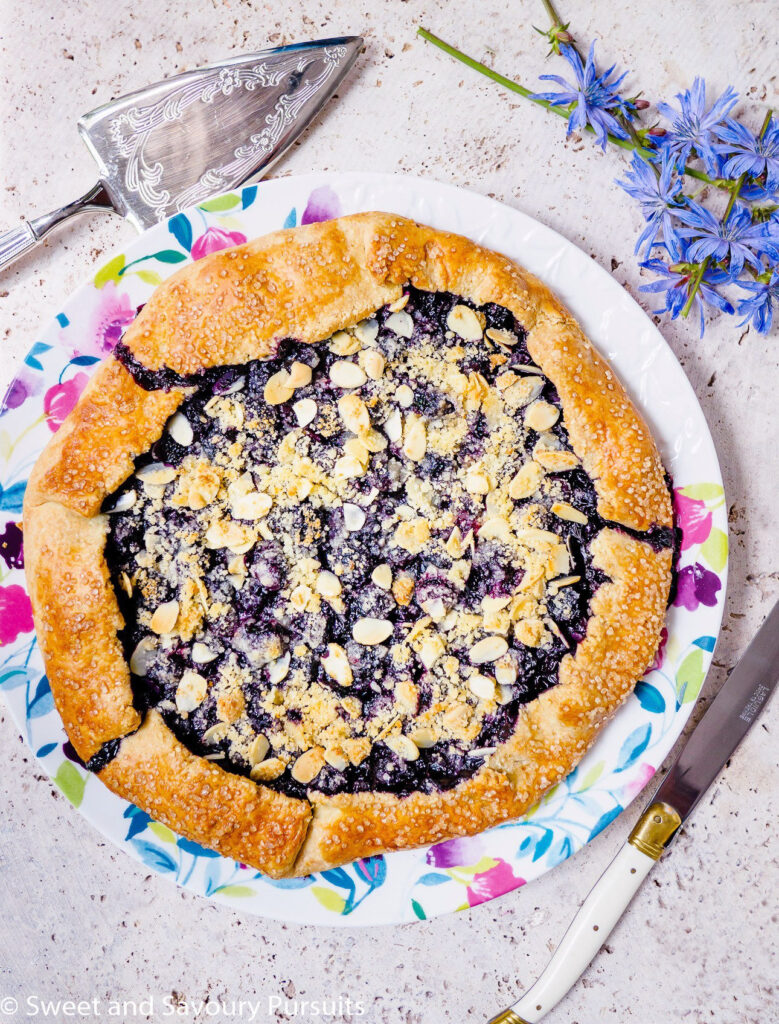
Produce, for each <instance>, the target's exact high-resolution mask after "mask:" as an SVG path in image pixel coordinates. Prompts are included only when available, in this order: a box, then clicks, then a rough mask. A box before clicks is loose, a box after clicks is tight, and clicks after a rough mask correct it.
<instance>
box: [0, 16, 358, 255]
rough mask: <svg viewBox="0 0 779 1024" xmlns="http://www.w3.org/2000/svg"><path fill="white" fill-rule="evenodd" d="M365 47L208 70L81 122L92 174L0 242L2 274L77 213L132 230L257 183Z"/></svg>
mask: <svg viewBox="0 0 779 1024" xmlns="http://www.w3.org/2000/svg"><path fill="white" fill-rule="evenodd" d="M362 45H363V40H362V38H361V37H360V36H341V37H339V38H334V39H320V40H317V41H315V42H309V43H296V44H294V45H292V46H281V47H278V48H276V49H271V50H261V51H259V52H257V53H250V54H245V55H243V56H241V57H233V58H230V59H229V60H224V61H220V62H219V63H216V64H207V65H205V66H204V67H201V68H196V69H195V70H193V71H185V72H184V73H183V74H181V75H176V76H175V77H174V78H169V79H167V80H166V81H164V82H157V83H156V84H154V85H149V86H147V87H146V88H144V89H140V90H138V91H137V92H132V93H128V95H126V96H122V97H120V98H119V99H117V100H113V101H112V102H111V103H106V104H104V105H103V106H101V107H98V108H97V109H96V110H93V111H91V112H90V113H88V114H85V115H84V116H83V117H82V118H80V120H79V122H78V130H79V133H80V134H81V137H82V139H83V140H84V142H85V143H86V146H87V148H88V149H89V151H90V153H91V154H92V156H93V157H94V159H95V162H96V163H97V166H98V169H99V175H100V179H99V181H98V183H97V184H96V185H95V186H94V187H93V188H91V189H90V190H89V191H88V192H87V193H85V194H84V195H83V196H81V198H80V199H77V200H76V201H75V202H73V203H69V204H68V205H67V206H64V207H62V208H61V209H59V210H55V211H53V212H52V213H49V214H44V215H43V216H41V217H36V218H34V219H32V220H30V221H25V222H23V223H22V224H20V225H19V226H18V227H16V228H13V229H12V230H11V231H7V232H5V234H3V235H0V270H2V269H3V267H5V266H7V265H8V264H9V263H11V262H12V261H13V260H15V259H17V258H18V257H19V256H21V255H23V253H25V252H27V251H28V250H29V249H31V248H32V247H33V246H35V245H36V244H37V243H38V242H39V241H41V239H42V238H44V237H45V236H46V235H47V234H48V233H49V232H50V231H51V230H52V228H54V227H56V226H57V225H58V224H61V223H62V222H63V221H64V220H66V219H67V218H69V217H72V216H73V215H74V214H77V213H84V212H89V211H96V210H104V211H109V212H116V213H119V214H121V215H122V216H123V217H126V218H127V220H129V221H130V223H131V224H133V225H135V227H136V228H138V230H139V231H141V230H143V229H145V228H148V227H151V226H152V225H154V224H157V223H159V221H161V220H164V219H165V218H166V217H169V216H171V214H174V213H176V212H177V211H179V210H181V209H183V208H184V207H187V206H191V205H192V204H193V203H198V202H200V201H202V200H204V199H206V198H207V197H208V196H211V195H214V194H215V193H218V192H224V191H229V190H230V189H234V188H238V186H239V185H242V184H244V183H245V182H247V181H250V180H252V179H257V178H259V177H260V176H261V175H262V174H263V173H264V172H265V171H267V170H268V168H269V167H270V166H271V164H273V163H274V162H275V161H276V160H278V159H279V157H280V156H281V155H282V154H283V153H284V152H285V151H286V150H287V149H288V148H289V147H290V146H291V145H292V143H293V142H294V141H295V139H297V138H298V136H299V135H300V134H301V132H302V131H303V130H304V128H306V126H307V125H308V124H309V123H310V122H311V121H312V120H313V118H314V117H316V115H317V114H318V113H319V111H320V110H321V109H322V107H323V106H324V104H325V103H326V102H327V100H328V99H329V98H330V96H332V94H333V92H334V91H335V90H336V89H337V88H338V86H339V85H340V83H341V82H342V81H343V79H344V77H345V76H346V75H347V74H348V72H349V70H350V69H351V67H352V65H353V64H354V62H355V60H356V59H357V55H358V54H359V52H360V49H361V47H362Z"/></svg>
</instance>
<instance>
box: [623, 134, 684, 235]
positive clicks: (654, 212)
mask: <svg viewBox="0 0 779 1024" xmlns="http://www.w3.org/2000/svg"><path fill="white" fill-rule="evenodd" d="M660 160H661V163H660V169H659V170H660V173H659V175H658V173H657V171H656V170H655V169H654V167H652V165H651V164H650V163H648V162H647V161H646V160H644V159H642V158H641V157H640V156H639V155H638V153H634V154H633V159H632V162H631V165H630V170H629V171H628V172H627V174H626V175H625V178H624V180H620V179H619V178H617V184H618V185H619V186H620V188H623V189H624V190H625V191H626V192H627V194H628V195H629V196H631V197H632V198H633V199H635V200H636V202H638V203H639V205H640V206H641V213H642V214H643V215H644V220H645V221H646V227H645V228H644V230H643V231H642V232H641V234H640V235H639V238H638V241H637V242H636V248H635V252H638V251H639V250H640V249H641V247H642V246H643V245H646V248H647V252H649V250H650V249H651V248H652V246H654V245H655V244H656V240H657V236H658V234H660V232H661V230H662V234H663V237H664V238H665V237H667V236H669V235H670V234H671V233H672V232H673V222H672V220H671V216H672V210H676V209H678V207H679V206H680V200H679V193H680V192H681V191H682V182H681V179H680V178H678V177H676V175H675V170H676V167H675V164H674V161H673V160H672V159H671V158H670V157H669V156H668V154H667V153H663V154H661V157H660Z"/></svg>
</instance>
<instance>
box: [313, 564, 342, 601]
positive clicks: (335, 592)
mask: <svg viewBox="0 0 779 1024" xmlns="http://www.w3.org/2000/svg"><path fill="white" fill-rule="evenodd" d="M342 590H343V587H342V586H341V581H340V580H339V579H338V577H337V576H336V574H335V573H334V572H330V571H329V570H327V569H325V570H324V571H323V572H320V574H319V575H318V576H317V578H316V592H317V594H321V595H322V597H338V596H339V595H340V593H341V591H342Z"/></svg>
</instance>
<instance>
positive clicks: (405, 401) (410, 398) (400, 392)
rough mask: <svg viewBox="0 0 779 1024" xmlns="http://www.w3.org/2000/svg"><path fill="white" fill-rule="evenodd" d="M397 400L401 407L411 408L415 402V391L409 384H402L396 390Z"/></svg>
mask: <svg viewBox="0 0 779 1024" xmlns="http://www.w3.org/2000/svg"><path fill="white" fill-rule="evenodd" d="M395 400H396V402H397V403H398V405H399V406H400V407H401V409H409V408H410V407H411V406H412V405H413V404H414V392H413V391H412V390H411V388H410V387H409V386H408V384H401V385H400V387H399V388H398V389H397V390H396V391H395Z"/></svg>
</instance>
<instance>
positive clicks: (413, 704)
mask: <svg viewBox="0 0 779 1024" xmlns="http://www.w3.org/2000/svg"><path fill="white" fill-rule="evenodd" d="M394 696H395V703H396V704H397V705H398V706H399V707H400V708H401V709H402V710H403V711H405V712H406V713H408V714H414V712H415V711H416V710H417V706H418V705H419V691H418V690H417V688H416V686H414V684H413V683H412V682H411V680H410V679H401V680H400V682H399V683H396V685H395V690H394Z"/></svg>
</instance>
